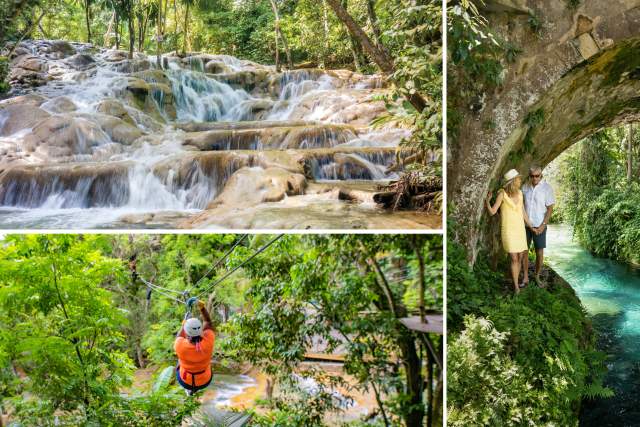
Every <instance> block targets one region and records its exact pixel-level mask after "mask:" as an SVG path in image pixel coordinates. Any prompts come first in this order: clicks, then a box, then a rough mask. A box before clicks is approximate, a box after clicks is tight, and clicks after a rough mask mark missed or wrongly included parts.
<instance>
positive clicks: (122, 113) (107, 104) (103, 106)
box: [96, 98, 135, 125]
mask: <svg viewBox="0 0 640 427" xmlns="http://www.w3.org/2000/svg"><path fill="white" fill-rule="evenodd" d="M96 111H98V112H99V113H103V114H107V115H109V116H113V117H117V118H119V119H120V120H123V121H125V122H127V123H129V124H131V125H134V124H135V122H134V121H133V118H131V116H130V115H129V112H128V111H127V109H126V108H124V105H122V103H121V102H120V101H118V100H117V99H115V98H106V99H104V100H103V101H100V102H99V103H98V105H97V106H96Z"/></svg>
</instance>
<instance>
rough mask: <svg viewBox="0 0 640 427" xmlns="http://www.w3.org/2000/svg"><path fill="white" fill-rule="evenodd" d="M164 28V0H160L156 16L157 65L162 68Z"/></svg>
mask: <svg viewBox="0 0 640 427" xmlns="http://www.w3.org/2000/svg"><path fill="white" fill-rule="evenodd" d="M163 37H164V28H163V26H162V0H158V14H157V17H156V66H157V67H158V68H160V69H162V39H163Z"/></svg>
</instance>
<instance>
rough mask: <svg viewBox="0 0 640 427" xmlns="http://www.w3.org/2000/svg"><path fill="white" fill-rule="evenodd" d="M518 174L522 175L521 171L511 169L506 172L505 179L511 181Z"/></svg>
mask: <svg viewBox="0 0 640 427" xmlns="http://www.w3.org/2000/svg"><path fill="white" fill-rule="evenodd" d="M518 175H520V173H518V171H517V170H515V169H511V170H510V171H509V172H507V173H505V174H504V181H505V182H509V181H511V180H512V179H514V178H515V177H517V176H518Z"/></svg>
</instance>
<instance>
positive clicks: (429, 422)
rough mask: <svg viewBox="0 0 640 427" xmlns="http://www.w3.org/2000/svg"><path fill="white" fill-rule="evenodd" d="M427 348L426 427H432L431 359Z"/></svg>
mask: <svg viewBox="0 0 640 427" xmlns="http://www.w3.org/2000/svg"><path fill="white" fill-rule="evenodd" d="M426 350H427V427H433V425H434V424H433V359H432V357H431V353H430V352H429V349H426Z"/></svg>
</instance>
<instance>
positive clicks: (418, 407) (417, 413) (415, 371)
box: [367, 256, 424, 427]
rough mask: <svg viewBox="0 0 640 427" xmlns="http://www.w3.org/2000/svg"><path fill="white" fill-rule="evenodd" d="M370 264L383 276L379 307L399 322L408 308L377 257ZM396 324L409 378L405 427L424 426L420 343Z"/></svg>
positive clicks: (402, 326)
mask: <svg viewBox="0 0 640 427" xmlns="http://www.w3.org/2000/svg"><path fill="white" fill-rule="evenodd" d="M367 261H368V263H369V265H370V266H372V267H373V268H374V269H375V271H376V272H377V273H378V275H379V276H380V281H379V280H378V278H377V277H376V279H375V281H376V282H378V283H377V286H374V287H373V288H372V290H374V292H376V294H377V295H378V301H379V302H378V304H380V307H382V309H384V310H388V311H390V312H391V313H393V315H394V317H395V318H397V319H399V318H402V317H406V316H407V310H406V307H404V306H403V305H402V304H401V303H397V302H396V301H394V299H393V295H392V294H390V289H389V286H388V281H387V279H386V277H385V275H384V272H383V271H382V269H381V268H380V266H379V264H378V263H377V261H376V260H375V258H374V257H373V256H369V257H368V259H367ZM380 282H382V283H380ZM396 323H397V327H396V328H397V335H396V338H395V342H396V344H397V346H398V348H399V349H400V360H402V363H403V365H404V368H405V379H406V383H407V388H406V390H405V394H406V396H407V399H408V402H406V403H405V405H404V406H405V407H406V408H407V411H406V413H405V414H404V420H405V425H406V426H407V427H422V420H423V419H424V403H423V401H422V392H423V390H422V385H423V381H424V379H423V376H422V361H421V360H420V357H419V356H418V351H417V349H416V340H415V338H414V336H413V333H412V332H411V331H409V330H408V329H407V328H406V327H405V326H404V325H403V324H402V323H400V322H399V321H397V322H396Z"/></svg>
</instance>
